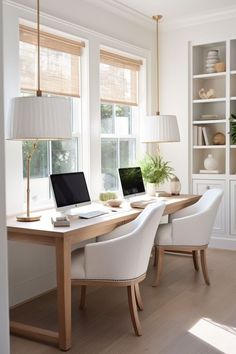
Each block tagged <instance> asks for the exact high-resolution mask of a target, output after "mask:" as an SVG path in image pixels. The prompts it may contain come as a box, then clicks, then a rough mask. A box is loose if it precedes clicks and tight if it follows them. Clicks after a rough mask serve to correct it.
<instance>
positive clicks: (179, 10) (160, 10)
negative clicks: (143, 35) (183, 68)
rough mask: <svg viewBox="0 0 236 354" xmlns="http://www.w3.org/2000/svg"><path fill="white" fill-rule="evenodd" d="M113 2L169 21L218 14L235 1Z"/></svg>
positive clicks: (230, 7)
mask: <svg viewBox="0 0 236 354" xmlns="http://www.w3.org/2000/svg"><path fill="white" fill-rule="evenodd" d="M103 1H104V0H103ZM105 2H106V0H105ZM113 2H114V3H117V4H121V5H125V6H127V7H128V8H130V9H133V10H135V11H137V12H139V13H141V14H143V15H145V16H147V17H151V16H153V15H157V14H162V15H163V16H164V17H165V18H166V19H167V20H169V21H171V20H176V19H186V17H190V18H191V17H196V16H201V15H206V14H211V13H220V12H222V11H225V10H230V9H232V8H235V7H236V2H235V0H224V1H222V0H113Z"/></svg>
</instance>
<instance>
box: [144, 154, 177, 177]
mask: <svg viewBox="0 0 236 354" xmlns="http://www.w3.org/2000/svg"><path fill="white" fill-rule="evenodd" d="M169 163H170V162H169V161H164V160H163V158H162V157H161V156H151V155H148V154H147V155H146V156H145V157H144V158H143V159H142V160H141V161H140V167H141V170H142V175H143V179H144V181H145V182H149V183H155V184H162V183H164V182H165V181H167V180H169V179H170V177H171V176H173V171H174V169H173V168H172V167H171V166H170V165H169Z"/></svg>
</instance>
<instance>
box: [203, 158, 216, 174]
mask: <svg viewBox="0 0 236 354" xmlns="http://www.w3.org/2000/svg"><path fill="white" fill-rule="evenodd" d="M204 167H205V169H206V170H217V168H218V162H217V160H216V159H215V158H214V157H213V156H212V154H209V155H208V156H207V158H206V159H205V160H204Z"/></svg>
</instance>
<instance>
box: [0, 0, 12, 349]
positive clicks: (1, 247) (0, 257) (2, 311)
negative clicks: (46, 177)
mask: <svg viewBox="0 0 236 354" xmlns="http://www.w3.org/2000/svg"><path fill="white" fill-rule="evenodd" d="M2 39H3V36H2V1H0V166H1V168H0V201H1V203H0V289H1V296H0V319H1V330H0V352H1V353H4V354H8V353H10V350H9V318H8V272H7V235H6V224H5V215H6V209H5V156H4V150H5V149H4V111H3V109H4V103H3V62H2V59H3V58H2V53H3V48H2Z"/></svg>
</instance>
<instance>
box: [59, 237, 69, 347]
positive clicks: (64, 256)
mask: <svg viewBox="0 0 236 354" xmlns="http://www.w3.org/2000/svg"><path fill="white" fill-rule="evenodd" d="M56 264H57V303H58V310H57V311H58V326H59V348H60V349H61V350H65V351H66V350H69V349H70V348H71V245H70V242H69V241H67V240H64V239H57V240H56Z"/></svg>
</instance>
